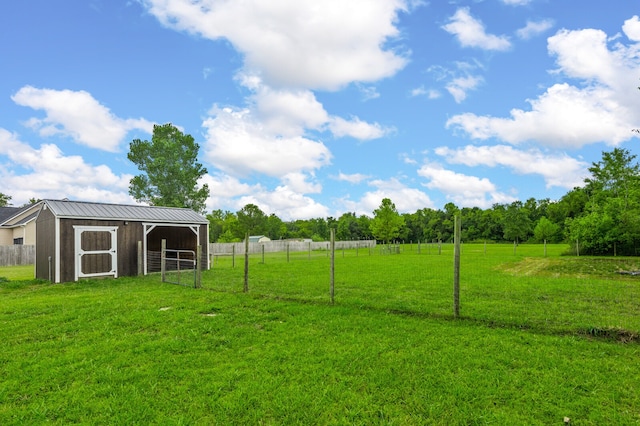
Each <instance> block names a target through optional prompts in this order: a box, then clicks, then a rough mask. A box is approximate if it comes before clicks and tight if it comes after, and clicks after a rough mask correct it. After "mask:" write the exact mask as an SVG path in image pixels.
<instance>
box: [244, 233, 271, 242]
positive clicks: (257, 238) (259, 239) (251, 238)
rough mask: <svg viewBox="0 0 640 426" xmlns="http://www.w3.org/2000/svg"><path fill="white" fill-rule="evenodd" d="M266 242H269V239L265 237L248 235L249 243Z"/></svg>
mask: <svg viewBox="0 0 640 426" xmlns="http://www.w3.org/2000/svg"><path fill="white" fill-rule="evenodd" d="M267 241H271V238H269V237H267V236H265V235H250V236H249V242H250V243H266V242H267Z"/></svg>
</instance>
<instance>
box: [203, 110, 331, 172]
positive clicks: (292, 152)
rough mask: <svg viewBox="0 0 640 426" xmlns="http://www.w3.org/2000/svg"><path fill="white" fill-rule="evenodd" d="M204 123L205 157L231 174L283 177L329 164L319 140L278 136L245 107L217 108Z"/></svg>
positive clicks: (327, 150) (323, 146)
mask: <svg viewBox="0 0 640 426" xmlns="http://www.w3.org/2000/svg"><path fill="white" fill-rule="evenodd" d="M212 114H213V117H210V118H207V119H206V120H205V121H204V122H203V124H202V125H203V127H204V128H206V130H207V135H206V139H207V140H206V142H205V143H204V144H203V151H204V155H205V159H206V160H207V161H208V162H209V163H211V164H213V165H214V166H215V167H217V168H218V169H220V170H222V171H223V172H225V173H228V174H230V175H232V176H246V175H249V174H251V173H263V174H266V175H268V176H274V177H279V178H282V177H284V176H286V175H288V174H290V173H296V172H298V173H299V172H309V171H313V170H316V169H318V168H320V167H322V166H325V165H328V164H329V163H330V160H331V153H330V152H329V149H328V148H327V147H326V146H325V145H324V144H323V143H321V142H316V141H313V140H310V139H307V138H304V137H301V136H291V137H287V136H277V135H273V134H272V133H269V132H268V131H267V129H265V128H264V126H263V125H262V124H261V123H260V122H259V121H256V120H255V118H254V117H253V116H252V113H251V111H250V110H248V109H232V108H217V107H214V108H213V110H212Z"/></svg>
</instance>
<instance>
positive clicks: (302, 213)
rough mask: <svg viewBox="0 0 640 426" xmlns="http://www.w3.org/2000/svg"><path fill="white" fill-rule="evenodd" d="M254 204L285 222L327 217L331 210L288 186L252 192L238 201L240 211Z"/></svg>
mask: <svg viewBox="0 0 640 426" xmlns="http://www.w3.org/2000/svg"><path fill="white" fill-rule="evenodd" d="M249 203H252V204H255V205H257V206H258V207H260V209H261V210H262V211H264V212H265V213H266V214H271V213H274V214H276V215H277V216H278V217H279V218H280V219H282V220H284V221H289V220H296V219H308V218H312V217H327V216H328V215H329V209H328V208H327V207H326V206H324V205H322V204H320V203H318V202H317V201H315V200H314V199H312V198H310V197H307V196H305V195H303V194H301V193H299V192H297V191H294V190H292V189H291V188H289V187H288V186H286V185H281V186H278V187H276V188H275V190H273V191H262V192H252V193H251V195H246V196H244V197H241V198H239V199H238V201H237V206H238V209H240V208H242V207H243V206H245V205H247V204H249Z"/></svg>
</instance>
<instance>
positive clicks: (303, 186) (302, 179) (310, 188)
mask: <svg viewBox="0 0 640 426" xmlns="http://www.w3.org/2000/svg"><path fill="white" fill-rule="evenodd" d="M310 177H311V176H309V175H307V174H305V173H297V172H294V173H289V174H287V175H285V176H283V177H282V178H281V180H282V182H283V184H284V186H286V187H287V188H289V189H290V190H291V191H294V192H297V193H299V194H319V193H320V192H322V185H321V184H320V183H318V182H309V178H310Z"/></svg>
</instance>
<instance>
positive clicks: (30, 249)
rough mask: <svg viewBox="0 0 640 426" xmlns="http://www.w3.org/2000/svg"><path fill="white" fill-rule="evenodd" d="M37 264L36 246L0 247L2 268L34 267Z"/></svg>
mask: <svg viewBox="0 0 640 426" xmlns="http://www.w3.org/2000/svg"><path fill="white" fill-rule="evenodd" d="M35 263H36V246H35V245H13V246H0V266H16V265H33V264H35Z"/></svg>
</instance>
